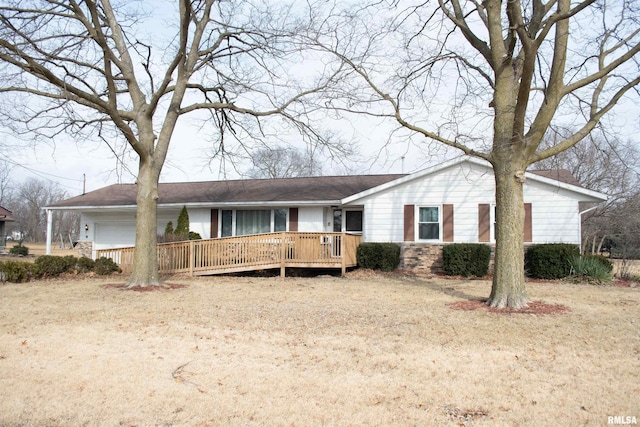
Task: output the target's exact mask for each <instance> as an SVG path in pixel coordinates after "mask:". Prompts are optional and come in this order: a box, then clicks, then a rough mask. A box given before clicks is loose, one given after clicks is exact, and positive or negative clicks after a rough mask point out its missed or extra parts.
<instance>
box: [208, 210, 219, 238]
mask: <svg viewBox="0 0 640 427" xmlns="http://www.w3.org/2000/svg"><path fill="white" fill-rule="evenodd" d="M209 237H210V238H212V239H215V238H217V237H218V209H211V231H210V232H209Z"/></svg>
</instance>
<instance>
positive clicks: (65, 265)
mask: <svg viewBox="0 0 640 427" xmlns="http://www.w3.org/2000/svg"><path fill="white" fill-rule="evenodd" d="M90 271H93V272H95V273H96V274H99V275H108V274H111V273H115V272H118V273H119V272H121V270H120V267H118V264H116V263H115V262H113V260H112V259H111V258H104V257H102V258H99V259H97V260H96V261H94V260H92V259H90V258H85V257H82V258H76V257H74V256H72V255H67V256H63V257H62V256H53V255H43V256H39V257H38V258H36V260H35V261H34V262H33V263H31V262H25V261H4V262H0V275H1V276H2V277H1V279H2V280H3V281H7V282H13V283H24V282H27V281H29V280H30V279H43V278H50V277H58V276H60V275H61V274H62V273H73V272H77V273H88V272H90Z"/></svg>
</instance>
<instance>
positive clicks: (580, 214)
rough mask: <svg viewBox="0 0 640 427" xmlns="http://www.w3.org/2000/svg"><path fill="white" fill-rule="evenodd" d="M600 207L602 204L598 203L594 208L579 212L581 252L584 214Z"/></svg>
mask: <svg viewBox="0 0 640 427" xmlns="http://www.w3.org/2000/svg"><path fill="white" fill-rule="evenodd" d="M599 207H600V205H599V204H598V205H597V206H594V207H592V208H589V209H587V210H584V211H582V212H580V213H579V216H580V221H578V241H579V242H580V253H582V215H583V214H586V213H587V212H591V211H592V210H594V209H598V208H599Z"/></svg>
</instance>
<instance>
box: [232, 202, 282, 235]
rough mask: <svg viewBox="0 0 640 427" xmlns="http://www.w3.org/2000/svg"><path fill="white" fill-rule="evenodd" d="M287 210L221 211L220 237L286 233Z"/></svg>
mask: <svg viewBox="0 0 640 427" xmlns="http://www.w3.org/2000/svg"><path fill="white" fill-rule="evenodd" d="M287 216H288V209H246V210H242V209H238V210H234V209H223V210H222V213H221V215H220V217H221V221H220V237H230V236H246V235H248V234H260V233H270V232H280V231H287Z"/></svg>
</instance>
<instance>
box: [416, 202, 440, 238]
mask: <svg viewBox="0 0 640 427" xmlns="http://www.w3.org/2000/svg"><path fill="white" fill-rule="evenodd" d="M418 239H420V240H440V208H439V207H437V206H426V207H420V208H419V214H418Z"/></svg>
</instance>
